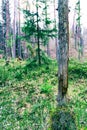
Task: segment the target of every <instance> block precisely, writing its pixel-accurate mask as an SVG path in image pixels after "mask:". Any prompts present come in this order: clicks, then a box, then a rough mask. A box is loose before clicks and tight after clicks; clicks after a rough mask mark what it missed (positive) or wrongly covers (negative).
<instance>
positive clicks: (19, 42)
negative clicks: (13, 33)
mask: <svg viewBox="0 0 87 130" xmlns="http://www.w3.org/2000/svg"><path fill="white" fill-rule="evenodd" d="M18 8H19V10H18V36H19V37H18V56H19V57H21V40H20V35H21V31H20V0H18Z"/></svg>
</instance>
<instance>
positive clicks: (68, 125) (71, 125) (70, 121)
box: [49, 106, 77, 130]
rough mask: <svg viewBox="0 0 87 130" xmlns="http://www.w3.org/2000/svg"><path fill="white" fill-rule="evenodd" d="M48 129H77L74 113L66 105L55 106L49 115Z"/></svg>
mask: <svg viewBox="0 0 87 130" xmlns="http://www.w3.org/2000/svg"><path fill="white" fill-rule="evenodd" d="M49 130H77V128H76V123H75V118H74V113H73V112H71V111H70V110H69V108H68V107H67V106H63V107H58V108H56V110H54V112H52V115H51V127H50V129H49Z"/></svg>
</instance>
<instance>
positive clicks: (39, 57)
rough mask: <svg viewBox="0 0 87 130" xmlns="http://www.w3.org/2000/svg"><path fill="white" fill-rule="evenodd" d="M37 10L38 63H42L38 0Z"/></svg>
mask: <svg viewBox="0 0 87 130" xmlns="http://www.w3.org/2000/svg"><path fill="white" fill-rule="evenodd" d="M36 11H37V45H38V64H39V65H41V56H40V37H39V15H38V13H39V11H38V0H36Z"/></svg>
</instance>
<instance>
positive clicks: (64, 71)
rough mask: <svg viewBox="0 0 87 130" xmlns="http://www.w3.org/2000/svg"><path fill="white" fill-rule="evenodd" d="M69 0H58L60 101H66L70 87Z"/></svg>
mask: <svg viewBox="0 0 87 130" xmlns="http://www.w3.org/2000/svg"><path fill="white" fill-rule="evenodd" d="M68 12H69V11H68V0H58V16H59V24H58V28H59V34H58V37H59V40H58V41H59V45H58V82H59V84H58V103H59V104H60V103H64V102H65V101H66V100H65V99H66V94H67V89H68V58H69V54H68V53H69V25H68Z"/></svg>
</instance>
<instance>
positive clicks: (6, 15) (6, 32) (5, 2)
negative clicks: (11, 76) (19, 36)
mask: <svg viewBox="0 0 87 130" xmlns="http://www.w3.org/2000/svg"><path fill="white" fill-rule="evenodd" d="M2 20H3V39H4V54H5V56H6V58H7V57H8V55H9V52H10V51H9V47H8V43H9V40H10V29H11V26H10V11H9V0H2Z"/></svg>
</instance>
